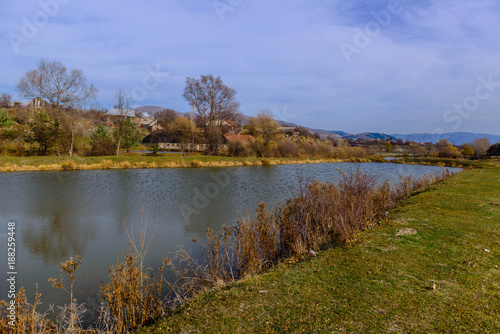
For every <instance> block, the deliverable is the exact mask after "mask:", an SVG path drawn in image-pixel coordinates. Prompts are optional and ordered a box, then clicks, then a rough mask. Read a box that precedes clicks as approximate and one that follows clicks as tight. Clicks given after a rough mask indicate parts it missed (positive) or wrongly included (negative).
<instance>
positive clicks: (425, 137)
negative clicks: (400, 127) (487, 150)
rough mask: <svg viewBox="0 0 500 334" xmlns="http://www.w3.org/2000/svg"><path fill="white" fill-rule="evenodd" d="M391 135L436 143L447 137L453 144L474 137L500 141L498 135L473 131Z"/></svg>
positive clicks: (470, 141)
mask: <svg viewBox="0 0 500 334" xmlns="http://www.w3.org/2000/svg"><path fill="white" fill-rule="evenodd" d="M392 136H394V137H396V138H401V139H403V140H409V141H416V142H421V143H425V142H433V143H437V142H438V141H439V140H441V139H448V141H449V142H450V143H454V144H455V145H462V144H463V143H472V142H473V141H474V140H475V139H478V138H486V139H488V140H489V141H490V144H495V143H498V142H500V135H490V134H486V133H473V132H450V133H443V134H439V135H438V134H432V133H411V134H399V133H396V134H393V135H392Z"/></svg>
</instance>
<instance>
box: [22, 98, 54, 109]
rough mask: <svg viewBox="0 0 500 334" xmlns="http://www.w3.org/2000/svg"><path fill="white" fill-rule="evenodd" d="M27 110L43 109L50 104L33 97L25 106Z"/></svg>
mask: <svg viewBox="0 0 500 334" xmlns="http://www.w3.org/2000/svg"><path fill="white" fill-rule="evenodd" d="M26 106H27V107H28V108H33V109H45V108H47V107H48V106H50V103H48V102H47V101H45V100H44V99H42V98H41V97H35V98H34V99H33V100H31V101H30V102H28V104H27V105H26Z"/></svg>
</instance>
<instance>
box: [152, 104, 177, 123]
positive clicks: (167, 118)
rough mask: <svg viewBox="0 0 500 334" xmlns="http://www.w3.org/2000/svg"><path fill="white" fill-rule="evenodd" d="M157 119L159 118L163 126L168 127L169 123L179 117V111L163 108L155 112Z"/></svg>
mask: <svg viewBox="0 0 500 334" xmlns="http://www.w3.org/2000/svg"><path fill="white" fill-rule="evenodd" d="M155 116H156V119H158V123H160V125H161V126H162V127H166V126H167V125H168V124H169V123H172V122H173V121H174V120H175V119H176V118H177V117H179V112H177V111H175V110H173V109H165V108H163V109H161V110H158V111H157V112H156V113H155Z"/></svg>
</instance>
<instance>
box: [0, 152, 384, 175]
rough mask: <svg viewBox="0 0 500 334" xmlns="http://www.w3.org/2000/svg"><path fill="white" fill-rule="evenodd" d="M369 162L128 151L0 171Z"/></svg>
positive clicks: (6, 163) (47, 159) (4, 163)
mask: <svg viewBox="0 0 500 334" xmlns="http://www.w3.org/2000/svg"><path fill="white" fill-rule="evenodd" d="M342 161H348V162H368V161H378V162H381V161H383V159H382V158H349V159H321V158H254V157H248V158H239V157H238V158H233V157H224V156H206V155H191V156H181V155H180V154H165V155H161V154H160V155H156V156H154V155H149V154H127V155H120V156H106V157H79V156H77V157H57V156H33V157H13V156H0V172H17V171H62V170H88V169H127V168H174V167H231V166H262V165H282V164H298V163H318V162H342Z"/></svg>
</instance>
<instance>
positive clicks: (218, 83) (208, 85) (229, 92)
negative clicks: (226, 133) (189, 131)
mask: <svg viewBox="0 0 500 334" xmlns="http://www.w3.org/2000/svg"><path fill="white" fill-rule="evenodd" d="M235 95H236V90H234V89H232V88H229V87H227V86H226V85H225V84H224V83H223V82H222V79H221V78H220V77H217V78H215V77H214V76H213V75H211V74H209V75H202V76H201V78H200V79H195V78H189V77H188V78H187V79H186V87H185V88H184V98H185V99H186V101H188V102H189V104H190V105H191V107H192V108H193V109H194V111H195V113H196V122H197V124H198V126H199V127H200V128H201V129H203V131H204V132H205V136H206V138H207V140H208V141H209V143H208V144H210V148H211V153H217V150H218V146H219V144H220V137H221V135H222V133H223V127H224V125H225V122H226V121H237V120H238V119H239V116H240V115H239V106H240V103H239V102H238V101H236V99H235Z"/></svg>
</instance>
